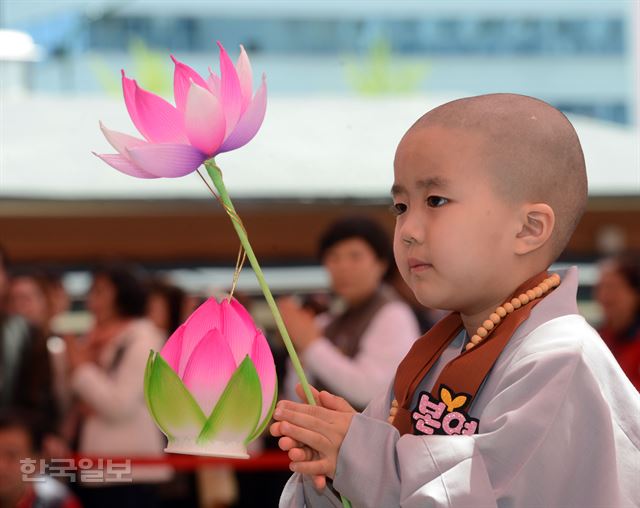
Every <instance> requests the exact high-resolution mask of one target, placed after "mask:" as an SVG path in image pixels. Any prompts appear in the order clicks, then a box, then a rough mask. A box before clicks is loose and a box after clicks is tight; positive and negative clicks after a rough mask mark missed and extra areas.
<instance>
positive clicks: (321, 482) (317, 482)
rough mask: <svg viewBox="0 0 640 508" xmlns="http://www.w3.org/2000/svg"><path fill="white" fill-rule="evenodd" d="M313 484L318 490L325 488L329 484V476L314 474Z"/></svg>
mask: <svg viewBox="0 0 640 508" xmlns="http://www.w3.org/2000/svg"><path fill="white" fill-rule="evenodd" d="M313 486H314V487H315V488H316V490H324V488H325V487H326V486H327V477H326V476H325V475H323V474H318V475H315V476H313Z"/></svg>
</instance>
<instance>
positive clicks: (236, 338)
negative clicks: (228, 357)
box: [220, 299, 256, 365]
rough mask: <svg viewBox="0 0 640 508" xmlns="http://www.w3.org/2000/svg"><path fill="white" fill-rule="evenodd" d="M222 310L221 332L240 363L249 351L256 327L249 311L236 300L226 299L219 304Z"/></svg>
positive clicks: (238, 363)
mask: <svg viewBox="0 0 640 508" xmlns="http://www.w3.org/2000/svg"><path fill="white" fill-rule="evenodd" d="M220 310H221V312H222V333H223V334H224V336H225V337H226V340H227V341H228V342H229V347H230V348H231V352H232V353H233V357H234V358H235V360H236V364H237V365H240V362H241V361H242V359H243V358H244V357H245V356H247V355H248V354H250V353H251V346H252V345H253V338H254V336H255V334H256V327H255V325H254V324H253V320H252V319H251V316H249V313H248V312H247V311H246V310H245V309H244V308H243V307H242V305H240V304H239V303H238V302H237V301H236V302H235V304H231V303H229V302H228V301H227V300H226V299H225V300H223V301H222V303H221V304H220Z"/></svg>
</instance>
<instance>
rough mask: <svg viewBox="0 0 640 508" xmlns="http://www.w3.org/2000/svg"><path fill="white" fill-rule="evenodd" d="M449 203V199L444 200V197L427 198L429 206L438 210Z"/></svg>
mask: <svg viewBox="0 0 640 508" xmlns="http://www.w3.org/2000/svg"><path fill="white" fill-rule="evenodd" d="M448 202H449V200H448V199H447V198H443V197H442V196H429V197H428V198H427V206H429V207H431V208H438V207H440V206H442V205H446V204H447V203H448Z"/></svg>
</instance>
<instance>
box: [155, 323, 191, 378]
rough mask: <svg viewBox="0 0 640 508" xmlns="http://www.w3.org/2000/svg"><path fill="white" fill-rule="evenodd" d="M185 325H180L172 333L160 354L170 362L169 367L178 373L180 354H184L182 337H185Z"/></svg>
mask: <svg viewBox="0 0 640 508" xmlns="http://www.w3.org/2000/svg"><path fill="white" fill-rule="evenodd" d="M184 328H185V326H184V325H183V324H182V325H180V326H179V327H178V328H177V329H176V331H175V332H173V333H172V334H171V337H169V339H167V342H165V344H164V346H163V347H162V349H161V350H160V356H162V358H164V361H165V362H167V363H168V364H169V367H171V368H172V369H173V371H174V372H175V373H176V374H178V370H179V366H180V355H181V354H182V339H183V337H184Z"/></svg>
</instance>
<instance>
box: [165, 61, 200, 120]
mask: <svg viewBox="0 0 640 508" xmlns="http://www.w3.org/2000/svg"><path fill="white" fill-rule="evenodd" d="M171 60H173V63H174V64H175V68H174V71H173V98H174V100H175V101H176V107H177V108H178V110H179V111H183V112H184V110H185V109H186V107H187V95H188V94H189V88H191V83H195V84H196V85H199V86H201V87H202V88H207V82H206V81H205V80H204V79H202V76H200V74H198V73H197V72H196V71H195V70H193V69H192V68H191V67H189V66H188V65H187V64H185V63H182V62H180V61H179V60H178V59H177V58H175V57H174V56H173V55H171Z"/></svg>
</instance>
